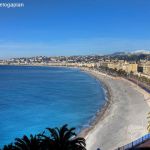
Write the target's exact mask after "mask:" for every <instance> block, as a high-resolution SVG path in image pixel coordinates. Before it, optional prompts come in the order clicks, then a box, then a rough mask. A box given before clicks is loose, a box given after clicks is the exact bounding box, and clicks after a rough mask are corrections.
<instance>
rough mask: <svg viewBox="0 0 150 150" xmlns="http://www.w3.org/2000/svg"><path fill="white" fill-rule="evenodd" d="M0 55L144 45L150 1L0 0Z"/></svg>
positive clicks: (148, 44)
mask: <svg viewBox="0 0 150 150" xmlns="http://www.w3.org/2000/svg"><path fill="white" fill-rule="evenodd" d="M0 2H24V4H25V7H24V8H10V9H8V8H0V58H7V57H18V56H36V55H46V56H51V55H53V56H54V55H86V54H107V53H112V52H116V51H125V50H126V51H132V50H139V49H146V50H149V49H150V0H0Z"/></svg>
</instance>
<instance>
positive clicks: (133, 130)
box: [30, 65, 150, 150]
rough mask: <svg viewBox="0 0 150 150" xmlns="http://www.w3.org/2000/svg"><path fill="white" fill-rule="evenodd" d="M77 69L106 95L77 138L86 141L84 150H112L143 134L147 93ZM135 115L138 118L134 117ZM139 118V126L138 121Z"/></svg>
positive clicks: (147, 104) (149, 95) (124, 80)
mask: <svg viewBox="0 0 150 150" xmlns="http://www.w3.org/2000/svg"><path fill="white" fill-rule="evenodd" d="M30 66H32V65H30ZM41 66H43V65H41ZM44 66H45V65H44ZM47 67H51V66H47ZM56 67H57V66H56ZM60 67H61V66H60ZM62 67H65V66H62ZM71 68H74V67H71ZM79 69H80V70H81V71H84V72H86V73H88V74H90V75H92V76H93V77H95V78H96V79H98V80H100V82H101V83H102V85H103V87H104V88H105V90H106V95H107V96H106V97H107V100H106V103H105V104H104V106H103V107H102V108H100V111H99V112H97V114H96V117H95V119H94V120H92V122H91V123H90V127H88V128H85V129H83V130H82V131H81V132H80V133H79V136H83V137H85V139H86V141H87V150H93V149H95V150H96V149H97V148H98V147H100V148H101V149H105V150H112V149H115V148H118V147H120V146H122V145H125V144H128V143H130V142H131V141H133V140H136V139H137V138H139V137H140V136H143V135H144V134H146V132H147V131H146V125H147V120H146V117H147V113H148V112H149V108H150V103H148V101H147V99H148V98H150V94H149V93H147V92H146V91H144V90H143V89H141V88H140V87H137V85H135V84H134V83H132V82H130V81H128V80H126V79H122V78H114V77H111V76H109V75H105V74H103V73H100V72H97V71H94V70H89V69H86V68H84V69H81V68H79ZM115 86H116V87H115ZM117 90H118V91H117ZM117 96H118V97H117ZM126 99H127V100H126ZM136 99H137V101H136ZM136 103H137V104H136ZM142 108H144V109H142ZM132 109H133V110H132ZM139 112H141V114H138V113H139ZM136 113H137V114H138V115H139V116H137V114H136ZM125 115H126V116H125ZM142 118H143V120H142V124H141V122H140V120H139V119H142ZM133 119H134V120H133ZM139 123H140V125H139ZM118 124H119V125H118ZM120 124H121V125H120Z"/></svg>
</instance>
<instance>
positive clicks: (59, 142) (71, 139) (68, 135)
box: [41, 125, 86, 150]
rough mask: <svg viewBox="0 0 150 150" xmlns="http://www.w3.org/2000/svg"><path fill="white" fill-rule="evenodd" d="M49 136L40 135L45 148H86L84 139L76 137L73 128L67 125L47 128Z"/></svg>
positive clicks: (77, 149)
mask: <svg viewBox="0 0 150 150" xmlns="http://www.w3.org/2000/svg"><path fill="white" fill-rule="evenodd" d="M47 131H48V132H49V133H50V136H47V135H41V137H43V142H42V143H43V144H44V145H45V148H46V147H47V150H86V148H85V147H86V144H85V139H84V138H80V137H77V135H76V133H75V128H70V129H69V128H68V127H67V125H64V126H62V127H61V128H60V129H59V128H47Z"/></svg>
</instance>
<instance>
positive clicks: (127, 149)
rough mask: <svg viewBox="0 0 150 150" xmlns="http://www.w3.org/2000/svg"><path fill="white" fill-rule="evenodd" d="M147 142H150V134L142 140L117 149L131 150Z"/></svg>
mask: <svg viewBox="0 0 150 150" xmlns="http://www.w3.org/2000/svg"><path fill="white" fill-rule="evenodd" d="M147 140H150V134H146V135H144V136H142V137H141V138H139V139H137V140H135V141H133V142H131V143H129V144H127V145H124V146H122V147H119V148H117V149H116V150H129V149H132V148H135V147H136V146H138V145H140V144H142V143H144V142H145V141H147Z"/></svg>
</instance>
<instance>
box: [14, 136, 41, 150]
mask: <svg viewBox="0 0 150 150" xmlns="http://www.w3.org/2000/svg"><path fill="white" fill-rule="evenodd" d="M15 141H16V142H15V143H14V145H15V146H14V149H15V150H41V140H40V139H39V137H38V136H37V135H35V136H33V135H30V138H28V137H27V136H26V135H24V136H23V138H22V139H20V138H16V139H15Z"/></svg>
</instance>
